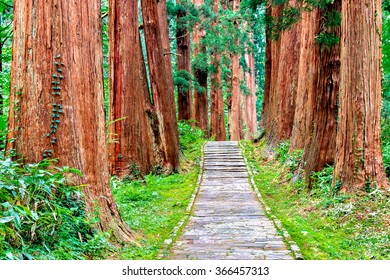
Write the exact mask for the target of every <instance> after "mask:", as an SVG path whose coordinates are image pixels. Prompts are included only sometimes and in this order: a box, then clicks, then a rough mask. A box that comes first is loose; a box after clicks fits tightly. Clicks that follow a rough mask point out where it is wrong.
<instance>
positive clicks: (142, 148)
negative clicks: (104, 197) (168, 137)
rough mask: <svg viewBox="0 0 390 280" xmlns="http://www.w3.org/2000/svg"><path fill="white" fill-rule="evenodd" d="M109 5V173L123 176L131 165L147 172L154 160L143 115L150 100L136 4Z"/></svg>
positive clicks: (118, 3) (114, 3)
mask: <svg viewBox="0 0 390 280" xmlns="http://www.w3.org/2000/svg"><path fill="white" fill-rule="evenodd" d="M109 7H110V10H109V38H110V40H109V44H110V114H109V159H110V169H111V174H115V175H118V176H123V175H127V174H128V173H129V171H130V172H131V171H135V170H133V169H134V168H136V169H138V170H139V171H140V172H141V173H142V174H147V173H149V172H150V171H151V170H152V168H153V166H154V165H156V162H155V160H154V154H153V139H152V134H151V129H150V123H149V122H148V115H147V108H148V107H149V106H150V100H149V89H148V86H147V85H148V82H147V80H146V76H145V75H144V73H145V69H144V68H145V65H144V58H143V55H142V50H141V42H140V36H139V35H140V34H139V30H138V3H137V1H125V2H120V1H118V0H110V2H109ZM129 46H132V47H131V48H129ZM134 165H135V166H134Z"/></svg>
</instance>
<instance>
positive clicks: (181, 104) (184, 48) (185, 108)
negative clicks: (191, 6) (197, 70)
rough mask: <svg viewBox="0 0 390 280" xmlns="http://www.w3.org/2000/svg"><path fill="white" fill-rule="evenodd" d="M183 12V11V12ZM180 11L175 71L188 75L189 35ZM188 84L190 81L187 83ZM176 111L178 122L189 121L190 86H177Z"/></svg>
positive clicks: (189, 60) (189, 61) (178, 0)
mask: <svg viewBox="0 0 390 280" xmlns="http://www.w3.org/2000/svg"><path fill="white" fill-rule="evenodd" d="M181 2H182V1H181V0H177V4H180V3H181ZM183 11H184V10H183ZM183 11H180V12H179V13H178V15H177V26H178V27H177V31H176V42H177V58H176V60H177V71H178V73H180V72H182V71H185V72H187V73H188V74H189V73H191V58H190V55H191V49H190V47H191V46H190V44H191V39H190V37H191V35H190V32H189V31H188V29H187V28H186V27H185V26H184V24H185V23H184V22H183V17H185V16H186V13H185V12H183ZM187 82H188V83H189V84H190V82H191V81H189V80H188V81H187ZM177 95H178V110H179V114H178V115H179V120H189V119H191V116H192V115H191V114H192V112H191V111H192V110H191V103H192V96H191V86H188V88H187V87H181V86H178V93H177Z"/></svg>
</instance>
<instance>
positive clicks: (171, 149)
mask: <svg viewBox="0 0 390 280" xmlns="http://www.w3.org/2000/svg"><path fill="white" fill-rule="evenodd" d="M141 3H142V15H143V22H144V31H145V41H146V52H147V55H148V62H149V63H148V66H149V74H150V83H151V90H152V94H153V101H154V106H155V113H156V115H155V116H154V115H153V114H152V121H153V124H152V126H153V127H154V128H153V131H154V137H155V139H156V140H155V141H156V144H157V146H158V149H159V150H160V151H161V156H162V159H161V160H162V165H163V166H162V167H163V168H164V169H166V170H167V171H169V170H173V171H175V170H179V169H180V162H179V135H178V128H177V120H176V110H175V100H174V93H173V86H170V85H169V83H170V80H169V75H170V74H171V73H168V71H167V70H166V68H165V67H161V66H162V65H164V64H166V63H165V60H164V49H163V44H162V38H163V37H162V35H161V32H162V30H161V27H160V24H159V20H160V19H161V18H159V16H158V11H157V2H156V1H153V0H143V1H142V2H141ZM164 32H165V31H164ZM164 36H166V35H164Z"/></svg>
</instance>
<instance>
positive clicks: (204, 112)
mask: <svg viewBox="0 0 390 280" xmlns="http://www.w3.org/2000/svg"><path fill="white" fill-rule="evenodd" d="M193 3H194V5H196V6H198V7H199V6H200V5H203V4H204V0H193ZM204 33H205V31H204V30H200V26H199V25H198V26H196V27H195V28H194V31H193V35H192V42H193V45H194V46H195V49H194V52H193V53H194V54H193V56H194V57H195V58H196V57H197V56H198V55H201V54H202V53H206V46H205V45H204V44H203V43H202V42H201V40H202V38H203V37H204V35H205V34H204ZM193 73H194V77H195V79H196V81H197V82H198V83H199V86H200V88H202V90H199V89H197V88H196V87H195V89H194V118H195V120H196V125H197V126H198V127H199V128H200V129H202V130H203V131H204V132H205V134H206V136H208V135H209V123H208V94H207V76H208V73H207V70H205V68H204V67H202V68H200V69H193Z"/></svg>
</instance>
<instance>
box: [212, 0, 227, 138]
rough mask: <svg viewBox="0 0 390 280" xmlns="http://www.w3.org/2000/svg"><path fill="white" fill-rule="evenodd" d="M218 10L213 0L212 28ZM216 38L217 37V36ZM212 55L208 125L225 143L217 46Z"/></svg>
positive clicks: (213, 133)
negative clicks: (212, 71)
mask: <svg viewBox="0 0 390 280" xmlns="http://www.w3.org/2000/svg"><path fill="white" fill-rule="evenodd" d="M218 9H219V1H218V0H214V3H213V12H214V13H215V15H216V16H215V19H214V22H213V26H214V27H217V25H218ZM217 36H218V35H217ZM214 47H215V49H214V53H213V54H212V58H211V59H212V63H213V65H214V67H215V72H214V73H212V74H211V76H210V101H211V102H210V103H211V104H210V123H211V136H212V137H214V138H215V140H216V141H226V128H225V109H224V103H223V96H222V88H221V86H222V77H221V54H220V53H219V52H220V51H219V49H218V47H217V46H214Z"/></svg>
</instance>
